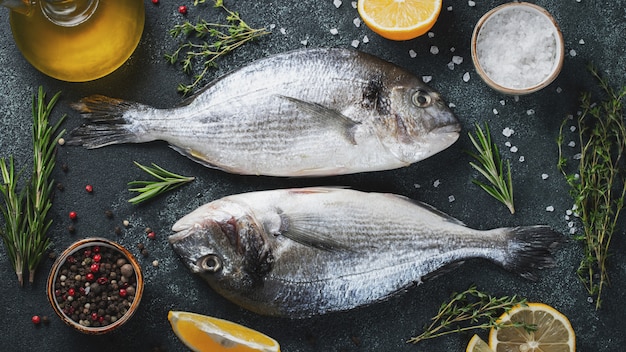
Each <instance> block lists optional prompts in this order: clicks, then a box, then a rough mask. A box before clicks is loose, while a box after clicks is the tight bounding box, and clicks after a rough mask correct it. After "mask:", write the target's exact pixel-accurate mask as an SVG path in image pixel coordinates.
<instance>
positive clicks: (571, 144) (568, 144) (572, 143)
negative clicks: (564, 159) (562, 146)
mask: <svg viewBox="0 0 626 352" xmlns="http://www.w3.org/2000/svg"><path fill="white" fill-rule="evenodd" d="M567 146H568V147H571V148H574V147H575V146H576V142H574V141H570V142H569V143H567Z"/></svg>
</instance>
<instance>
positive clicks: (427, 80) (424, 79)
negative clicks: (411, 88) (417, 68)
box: [422, 76, 433, 83]
mask: <svg viewBox="0 0 626 352" xmlns="http://www.w3.org/2000/svg"><path fill="white" fill-rule="evenodd" d="M432 80H433V76H422V81H423V82H424V83H428V82H430V81H432Z"/></svg>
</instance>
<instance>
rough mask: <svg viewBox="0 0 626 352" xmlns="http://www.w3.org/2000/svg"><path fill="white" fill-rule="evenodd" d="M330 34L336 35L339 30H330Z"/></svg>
mask: <svg viewBox="0 0 626 352" xmlns="http://www.w3.org/2000/svg"><path fill="white" fill-rule="evenodd" d="M330 34H332V35H337V34H339V30H338V29H337V28H331V29H330Z"/></svg>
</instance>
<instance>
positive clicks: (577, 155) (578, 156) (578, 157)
mask: <svg viewBox="0 0 626 352" xmlns="http://www.w3.org/2000/svg"><path fill="white" fill-rule="evenodd" d="M582 158H583V155H582V154H581V153H578V154H575V155H574V156H573V157H572V159H574V160H580V159H582Z"/></svg>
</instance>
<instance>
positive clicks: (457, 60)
mask: <svg viewBox="0 0 626 352" xmlns="http://www.w3.org/2000/svg"><path fill="white" fill-rule="evenodd" d="M452 62H454V63H455V64H456V65H460V64H462V63H463V57H462V56H458V55H454V56H453V57H452Z"/></svg>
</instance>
